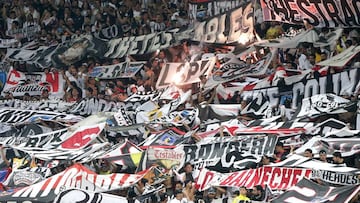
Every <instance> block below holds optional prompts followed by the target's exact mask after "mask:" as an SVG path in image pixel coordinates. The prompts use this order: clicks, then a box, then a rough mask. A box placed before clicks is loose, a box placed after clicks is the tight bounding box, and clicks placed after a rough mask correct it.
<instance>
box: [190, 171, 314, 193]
mask: <svg viewBox="0 0 360 203" xmlns="http://www.w3.org/2000/svg"><path fill="white" fill-rule="evenodd" d="M310 176H311V170H309V169H300V168H282V167H269V166H265V167H260V168H256V169H249V170H243V171H238V172H233V173H226V174H222V173H217V172H214V171H210V170H207V169H203V170H201V172H200V175H199V178H198V180H197V186H198V188H199V190H205V189H207V188H208V187H211V186H225V187H240V186H245V187H247V188H252V187H254V186H255V185H262V186H263V187H265V185H268V186H269V188H271V189H272V190H286V189H288V188H290V187H292V186H294V185H296V184H297V183H298V182H299V181H300V180H301V179H302V178H303V177H307V178H309V177H310Z"/></svg>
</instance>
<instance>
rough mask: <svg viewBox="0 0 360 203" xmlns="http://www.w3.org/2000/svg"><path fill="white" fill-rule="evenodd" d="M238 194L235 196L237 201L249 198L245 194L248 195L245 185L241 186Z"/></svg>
mask: <svg viewBox="0 0 360 203" xmlns="http://www.w3.org/2000/svg"><path fill="white" fill-rule="evenodd" d="M239 193H240V194H239V196H237V197H236V198H235V199H238V201H248V200H250V198H249V197H248V196H247V195H248V191H247V188H246V187H245V186H241V187H240V190H239Z"/></svg>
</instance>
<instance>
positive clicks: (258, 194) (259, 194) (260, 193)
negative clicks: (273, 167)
mask: <svg viewBox="0 0 360 203" xmlns="http://www.w3.org/2000/svg"><path fill="white" fill-rule="evenodd" d="M264 198H265V191H264V189H263V187H262V186H261V185H256V186H254V187H253V188H252V190H251V196H250V199H251V200H254V201H263V200H264Z"/></svg>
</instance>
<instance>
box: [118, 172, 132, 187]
mask: <svg viewBox="0 0 360 203" xmlns="http://www.w3.org/2000/svg"><path fill="white" fill-rule="evenodd" d="M129 177H130V174H124V175H123V176H122V177H121V179H120V181H119V185H123V184H124V183H125V182H126V180H127V179H128V178H129Z"/></svg>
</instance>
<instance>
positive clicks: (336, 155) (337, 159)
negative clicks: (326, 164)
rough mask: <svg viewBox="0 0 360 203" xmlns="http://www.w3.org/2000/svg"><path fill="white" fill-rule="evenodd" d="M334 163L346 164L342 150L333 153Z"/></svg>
mask: <svg viewBox="0 0 360 203" xmlns="http://www.w3.org/2000/svg"><path fill="white" fill-rule="evenodd" d="M333 163H334V164H344V158H343V157H342V154H341V152H334V153H333Z"/></svg>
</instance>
